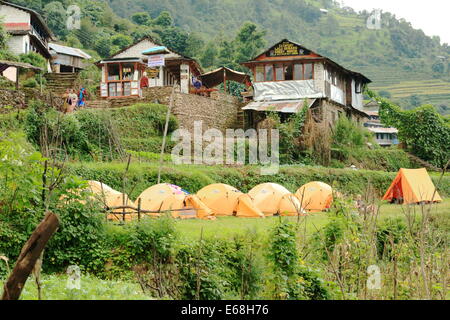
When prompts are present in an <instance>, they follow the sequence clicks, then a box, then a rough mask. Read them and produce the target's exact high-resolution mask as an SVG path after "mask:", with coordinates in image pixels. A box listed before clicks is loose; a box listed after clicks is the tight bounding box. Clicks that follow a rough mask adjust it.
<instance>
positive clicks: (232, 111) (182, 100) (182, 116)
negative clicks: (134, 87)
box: [143, 87, 239, 132]
mask: <svg viewBox="0 0 450 320" xmlns="http://www.w3.org/2000/svg"><path fill="white" fill-rule="evenodd" d="M171 93H172V87H158V88H147V89H144V92H143V96H144V100H145V101H146V102H155V103H160V104H165V105H169V103H170V95H171ZM238 110H239V101H238V99H237V98H235V97H232V96H229V95H226V94H224V93H221V92H214V93H213V94H212V97H211V98H207V97H202V96H198V95H193V94H185V93H181V92H175V95H174V105H173V109H172V113H173V114H174V115H175V116H176V117H177V118H178V120H179V123H180V127H181V128H184V129H187V130H189V131H191V132H192V130H193V127H194V122H195V121H203V129H204V130H207V129H209V128H216V129H219V130H221V131H225V130H226V129H234V128H236V126H237V117H238Z"/></svg>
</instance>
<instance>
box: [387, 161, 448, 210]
mask: <svg viewBox="0 0 450 320" xmlns="http://www.w3.org/2000/svg"><path fill="white" fill-rule="evenodd" d="M383 200H389V201H393V200H400V201H401V202H403V203H405V204H411V203H419V202H422V201H424V202H441V201H442V198H441V197H440V195H439V193H438V192H437V191H436V187H435V186H434V184H433V181H431V178H430V176H429V175H428V172H427V170H426V169H425V168H422V169H400V171H399V172H398V174H397V176H396V177H395V179H394V181H393V182H392V184H391V186H390V187H389V189H388V190H387V191H386V194H385V195H384V197H383Z"/></svg>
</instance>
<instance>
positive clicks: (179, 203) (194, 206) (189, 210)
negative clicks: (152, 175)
mask: <svg viewBox="0 0 450 320" xmlns="http://www.w3.org/2000/svg"><path fill="white" fill-rule="evenodd" d="M139 199H141V209H142V210H147V211H156V212H157V213H154V214H149V215H153V216H156V217H158V216H160V215H161V213H164V212H170V213H171V215H172V217H174V218H180V219H189V218H201V219H205V218H207V217H209V216H211V215H212V213H213V212H212V211H211V209H209V208H208V207H207V206H206V205H205V204H204V203H203V202H202V201H201V200H200V199H199V198H198V197H196V196H195V195H190V194H189V193H188V192H187V191H186V190H183V189H181V188H180V187H178V186H176V185H173V184H169V183H162V184H157V185H154V186H152V187H150V188H148V189H147V190H145V191H144V192H142V193H141V194H140V196H139V197H138V200H139Z"/></svg>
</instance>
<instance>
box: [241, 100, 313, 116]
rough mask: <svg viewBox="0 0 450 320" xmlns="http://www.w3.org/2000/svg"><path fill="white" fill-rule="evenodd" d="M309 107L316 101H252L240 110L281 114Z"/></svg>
mask: <svg viewBox="0 0 450 320" xmlns="http://www.w3.org/2000/svg"><path fill="white" fill-rule="evenodd" d="M305 101H306V102H307V103H308V106H309V107H311V106H312V105H313V103H314V102H315V101H316V99H300V100H279V101H260V102H257V101H254V102H250V103H249V104H248V105H246V106H245V107H244V108H242V110H255V111H275V112H282V113H297V112H299V111H300V110H301V109H302V108H303V105H304V104H305Z"/></svg>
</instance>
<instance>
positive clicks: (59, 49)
mask: <svg viewBox="0 0 450 320" xmlns="http://www.w3.org/2000/svg"><path fill="white" fill-rule="evenodd" d="M48 46H49V47H50V49H52V50H54V51H55V52H56V53H60V54H65V55H68V56H74V57H80V58H83V59H91V58H92V57H91V56H90V55H88V54H87V53H86V52H84V51H83V50H81V49H77V48H72V47H67V46H62V45H60V44H56V43H49V44H48Z"/></svg>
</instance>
